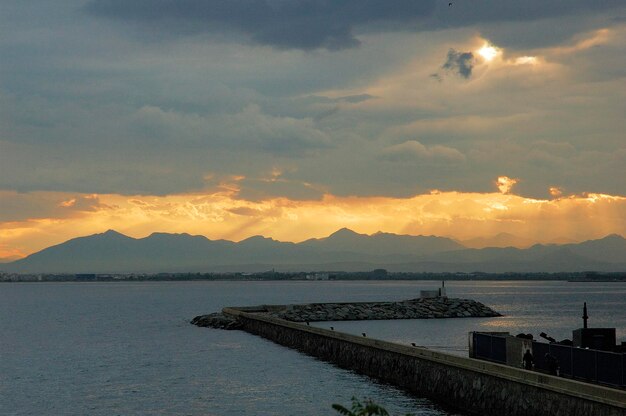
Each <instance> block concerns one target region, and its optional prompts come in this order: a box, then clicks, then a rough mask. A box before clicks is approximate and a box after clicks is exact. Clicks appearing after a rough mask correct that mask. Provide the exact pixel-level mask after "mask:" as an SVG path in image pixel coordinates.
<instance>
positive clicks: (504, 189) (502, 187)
mask: <svg viewBox="0 0 626 416" xmlns="http://www.w3.org/2000/svg"><path fill="white" fill-rule="evenodd" d="M517 182H518V180H517V179H512V178H509V177H508V176H499V177H498V179H497V180H496V186H497V187H498V190H499V191H500V192H501V193H503V194H508V193H509V192H511V189H513V185H515V184H516V183H517Z"/></svg>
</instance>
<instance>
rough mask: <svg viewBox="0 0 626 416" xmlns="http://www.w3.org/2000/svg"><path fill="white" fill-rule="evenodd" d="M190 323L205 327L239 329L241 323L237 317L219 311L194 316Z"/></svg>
mask: <svg viewBox="0 0 626 416" xmlns="http://www.w3.org/2000/svg"><path fill="white" fill-rule="evenodd" d="M191 323H192V324H194V325H197V326H203V327H207V328H217V329H241V323H240V322H239V321H237V319H235V318H231V317H230V316H228V315H224V314H223V313H219V312H216V313H210V314H208V315H200V316H196V317H195V318H193V319H192V320H191Z"/></svg>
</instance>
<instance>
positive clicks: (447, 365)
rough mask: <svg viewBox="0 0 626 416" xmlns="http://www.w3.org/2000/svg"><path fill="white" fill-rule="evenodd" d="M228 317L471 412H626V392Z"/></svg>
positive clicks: (254, 313) (565, 415)
mask: <svg viewBox="0 0 626 416" xmlns="http://www.w3.org/2000/svg"><path fill="white" fill-rule="evenodd" d="M270 309H271V308H270ZM273 312H276V311H273ZM223 313H224V315H225V316H227V317H230V318H231V319H234V320H236V321H237V322H238V324H239V325H240V328H241V329H243V330H245V331H247V332H249V333H252V334H256V335H259V336H262V337H264V338H267V339H269V340H272V341H274V342H276V343H278V344H281V345H284V346H287V347H289V348H294V349H297V350H299V351H302V352H304V353H306V354H309V355H312V356H314V357H317V358H320V359H323V360H326V361H329V362H332V363H334V364H335V365H337V366H339V367H342V368H346V369H350V370H353V371H356V372H359V373H362V374H365V375H368V376H371V377H374V378H376V379H379V380H381V381H383V382H386V383H389V384H392V385H395V386H398V387H401V388H403V389H406V390H407V391H409V392H411V393H414V394H416V395H419V396H422V397H428V398H431V399H432V400H433V401H435V402H438V403H441V404H443V405H445V406H447V407H451V408H454V409H457V410H459V411H462V412H463V413H466V414H472V415H485V416H490V415H493V416H496V415H497V416H500V415H502V414H507V415H508V416H547V415H550V416H590V415H594V416H624V415H625V414H626V392H625V391H623V390H617V389H612V388H607V387H603V386H598V385H592V384H586V383H581V382H578V381H574V380H569V379H563V378H559V377H555V376H550V375H546V374H542V373H537V372H532V371H526V370H523V369H518V368H514V367H509V366H505V365H500V364H495V363H490V362H486V361H481V360H476V359H471V358H465V357H459V356H455V355H450V354H446V353H441V352H437V351H432V350H428V349H425V348H419V347H409V346H404V345H400V344H395V343H391V342H386V341H381V340H376V339H370V338H364V337H357V336H354V335H350V334H345V333H341V332H337V331H330V330H327V329H323V328H316V327H312V326H307V325H303V324H302V323H296V322H290V321H287V320H284V319H280V318H277V317H275V316H272V311H270V310H268V309H266V308H263V307H255V308H224V310H223Z"/></svg>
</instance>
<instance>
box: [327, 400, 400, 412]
mask: <svg viewBox="0 0 626 416" xmlns="http://www.w3.org/2000/svg"><path fill="white" fill-rule="evenodd" d="M333 409H335V410H336V411H337V413H339V414H341V415H344V416H390V415H389V412H388V411H387V410H386V409H385V408H384V407H382V406H379V405H377V404H376V403H374V402H373V401H372V400H371V399H365V401H364V402H363V403H361V402H360V401H359V400H358V399H357V398H356V397H352V408H351V409H347V408H345V407H343V406H342V405H340V404H333ZM406 416H411V415H410V414H407V415H406Z"/></svg>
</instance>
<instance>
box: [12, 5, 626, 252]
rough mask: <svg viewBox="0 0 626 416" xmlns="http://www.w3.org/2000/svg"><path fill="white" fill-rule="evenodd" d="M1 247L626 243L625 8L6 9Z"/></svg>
mask: <svg viewBox="0 0 626 416" xmlns="http://www.w3.org/2000/svg"><path fill="white" fill-rule="evenodd" d="M1 10H2V12H1V13H0V39H2V40H1V41H0V55H1V56H2V57H3V58H2V61H1V62H0V258H18V257H23V256H25V255H28V254H31V253H33V252H35V251H37V250H40V249H42V248H45V247H47V246H50V245H52V244H58V243H61V242H63V241H66V240H68V239H70V238H73V237H77V236H83V235H89V234H94V233H99V232H103V231H106V230H107V229H115V230H117V231H120V232H122V233H124V234H127V235H130V236H133V237H143V236H146V235H149V234H150V233H152V232H170V233H171V232H178V233H182V232H186V233H190V234H200V235H204V236H206V237H208V238H211V239H219V238H224V239H229V240H234V241H239V240H242V239H245V238H247V237H250V236H253V235H264V236H267V237H272V238H275V239H277V240H281V241H302V240H305V239H308V238H314V237H323V236H325V235H328V234H329V233H332V232H334V231H336V230H337V229H339V228H342V227H347V228H350V229H352V230H354V231H356V232H359V233H365V234H372V233H375V232H377V231H382V232H390V233H397V234H410V235H438V236H445V237H451V238H455V239H457V240H461V241H462V240H471V239H480V238H490V237H492V236H495V235H497V234H499V233H509V234H512V235H514V236H516V237H517V238H519V239H520V240H523V241H526V242H528V241H530V242H551V241H583V240H589V239H594V238H601V237H604V236H606V235H608V234H612V233H616V234H620V235H623V236H624V235H626V137H625V133H624V132H626V118H625V117H624V114H626V82H625V80H626V70H625V68H626V4H625V3H624V2H623V1H621V0H620V1H618V0H603V1H596V2H589V1H586V0H570V1H567V2H545V1H538V0H529V1H525V2H516V1H515V2H514V1H491V0H490V1H482V2H470V1H465V2H463V1H457V2H454V5H453V7H448V2H441V1H434V0H425V1H418V2H413V1H404V0H393V1H386V2H382V1H380V2H376V1H371V2H362V1H357V0H350V1H343V2H321V1H320V2H316V1H306V2H305V1H300V0H294V1H290V2H278V1H272V0H267V1H247V0H244V1H237V2H218V1H216V0H203V1H199V0H176V1H175V0H163V1H159V2H158V3H154V2H152V1H148V0H136V1H132V2H128V1H122V0H59V1H55V2H49V1H43V0H35V1H31V2H23V1H17V0H7V1H4V2H3V4H2V6H1Z"/></svg>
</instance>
